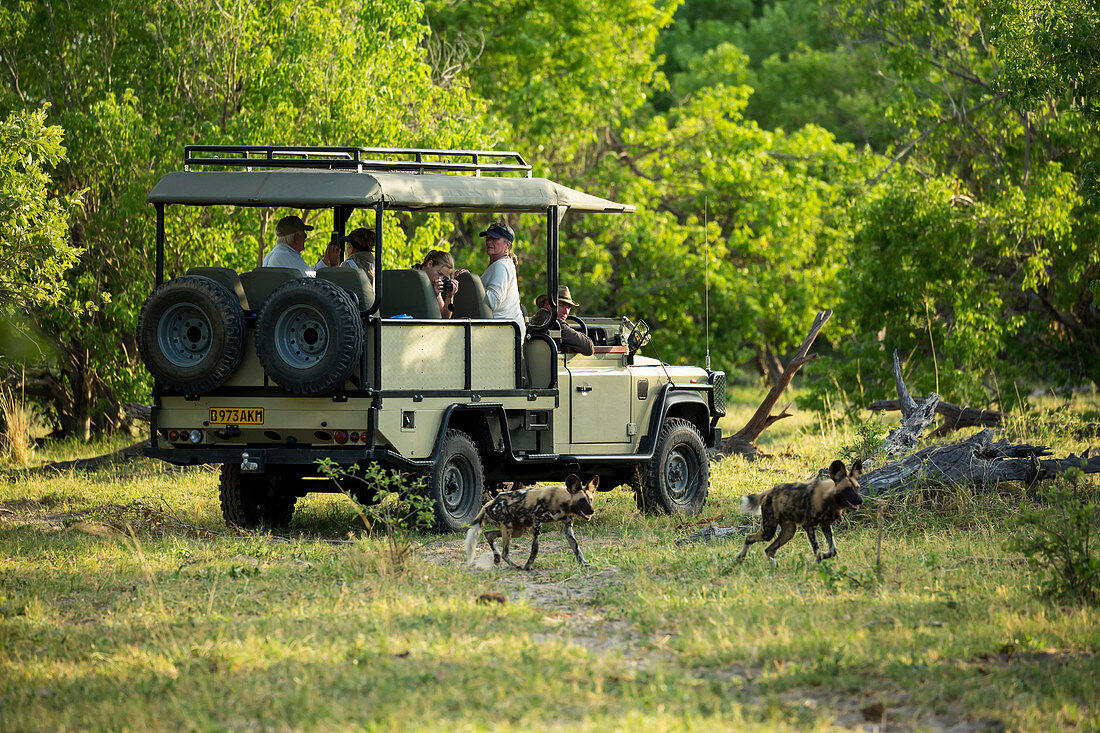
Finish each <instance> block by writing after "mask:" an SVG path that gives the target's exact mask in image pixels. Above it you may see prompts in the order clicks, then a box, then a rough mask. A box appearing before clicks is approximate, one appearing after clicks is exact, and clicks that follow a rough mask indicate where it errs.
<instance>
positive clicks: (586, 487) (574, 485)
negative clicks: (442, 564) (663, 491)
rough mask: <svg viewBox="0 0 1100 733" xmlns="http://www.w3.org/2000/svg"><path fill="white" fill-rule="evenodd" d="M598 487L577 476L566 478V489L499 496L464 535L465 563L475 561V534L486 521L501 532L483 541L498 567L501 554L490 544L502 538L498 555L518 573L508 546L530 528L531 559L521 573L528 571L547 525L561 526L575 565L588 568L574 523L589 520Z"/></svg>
mask: <svg viewBox="0 0 1100 733" xmlns="http://www.w3.org/2000/svg"><path fill="white" fill-rule="evenodd" d="M599 484H600V477H599V476H593V477H592V480H591V481H589V482H588V484H584V483H583V482H582V481H581V480H580V478H579V477H578V476H577V475H576V474H569V477H568V478H567V479H566V480H565V486H561V485H560V484H559V485H557V486H541V487H537V488H531V489H521V490H519V491H506V492H504V493H502V494H498V495H497V496H496V498H494V499H492V500H490V501H489V502H488V503H487V504H486V505H485V506H483V507H481V511H480V512H478V515H477V518H476V519H474V521H473V522H472V523H471V524H470V529H468V530H467V531H466V562H467V563H472V562H473V559H474V546H475V545H476V544H477V534H478V532H479V531H480V530H481V524H482V522H483V521H485V520H486V519H488V520H491V521H492V522H494V523H495V524H497V525H499V526H500V529H494V530H489V531H487V532H486V533H485V539H487V540H488V541H489V547H490V548H492V550H493V562H494V563H495V564H497V565H499V564H500V558H501V556H502V555H501V554H499V553H497V548H496V545H494V544H493V540H495V539H496V538H497V537H503V538H504V539H503V542H502V545H503V546H502V548H501V551H502V553H503V557H504V561H505V562H507V563H508V564H509V565H511V566H512V567H514V568H516V569H517V570H519V569H520V566H519V565H516V564H515V563H514V562H512V559H511V558H510V557H509V556H508V546H509V544H510V543H511V541H512V538H513V537H519V536H520V535H522V534H523V532H524V531H525V530H526V529H527V528H528V527H530V528H531V556H530V557H529V558H527V563H526V564H525V565H524V566H523V568H522V569H523V570H530V569H531V565H532V564H533V563H534V562H535V555H537V554H538V552H539V532H540V531H542V525H543V524H545V523H547V522H561V523H562V527H561V531H562V534H564V535H565V539H567V540H568V541H569V545H570V547H572V548H573V554H574V555H576V556H577V562H579V563H580V564H581V565H583V566H585V567H588V563H586V562H585V561H584V555H583V554H581V548H580V545H578V544H577V538H576V537H575V536H574V535H573V519H574V518H576V517H581V518H583V519H591V518H592V512H593V509H592V500H593V492H595V491H596V487H598V486H599Z"/></svg>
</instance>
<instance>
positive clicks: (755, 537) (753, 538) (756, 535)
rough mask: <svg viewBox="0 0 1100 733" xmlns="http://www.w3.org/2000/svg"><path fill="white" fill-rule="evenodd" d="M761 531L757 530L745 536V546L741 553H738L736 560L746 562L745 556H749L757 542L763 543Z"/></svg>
mask: <svg viewBox="0 0 1100 733" xmlns="http://www.w3.org/2000/svg"><path fill="white" fill-rule="evenodd" d="M760 531H761V530H759V529H758V530H756V531H755V532H753V533H752V534H750V535H746V536H745V546H744V547H742V548H741V552H739V553H737V557H736V558H734V559H735V560H744V559H745V555H748V554H749V547H750V546H751V545H752V544H754V543H756V542H763V541H764V538H763V537H761V536H760Z"/></svg>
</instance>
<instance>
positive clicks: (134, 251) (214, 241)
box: [0, 0, 488, 435]
mask: <svg viewBox="0 0 1100 733" xmlns="http://www.w3.org/2000/svg"><path fill="white" fill-rule="evenodd" d="M5 13H6V19H7V20H9V21H11V23H10V24H7V25H5V28H4V31H3V32H0V61H2V63H0V69H4V71H5V73H6V76H5V77H4V81H5V83H4V85H3V86H2V87H0V111H2V110H7V109H19V108H22V107H25V106H26V105H28V104H29V103H30V101H31V100H37V99H46V100H48V101H50V102H51V103H52V108H51V115H52V116H53V119H54V120H55V121H57V122H60V123H61V124H62V125H63V126H64V127H65V129H66V130H68V131H69V134H70V156H69V160H68V164H67V165H66V166H65V167H64V168H63V169H61V170H60V172H59V176H58V182H59V184H60V186H61V187H63V188H64V189H66V190H75V189H80V188H85V187H86V188H87V189H88V194H87V196H86V206H85V208H84V210H83V213H82V215H81V216H79V217H78V218H77V219H76V221H75V226H74V239H75V242H76V245H77V246H78V247H80V248H84V249H86V250H87V251H86V253H85V254H84V256H83V257H82V258H81V260H80V263H79V264H78V265H77V267H75V268H74V269H73V270H72V271H71V274H70V276H69V278H68V280H69V289H68V295H67V297H66V299H64V300H63V302H61V303H60V304H59V305H58V306H57V307H54V308H40V309H37V310H36V311H35V312H34V317H35V320H36V321H37V322H38V324H39V325H40V326H41V330H42V331H43V332H44V333H48V334H52V335H53V336H54V337H55V338H56V339H57V342H58V345H59V346H60V348H61V350H62V354H63V356H62V358H61V359H60V361H59V362H58V363H56V364H46V365H41V366H42V368H43V372H44V373H43V375H42V377H41V379H39V380H37V381H36V383H35V385H33V386H34V388H35V389H36V390H37V394H38V395H39V396H40V397H41V398H42V399H44V400H46V401H47V403H48V404H49V405H50V406H51V408H52V410H53V412H54V415H55V417H56V418H57V421H58V423H59V424H60V426H61V428H62V429H63V431H64V432H68V433H76V434H84V435H86V434H88V433H89V432H91V431H94V430H106V429H110V428H113V427H117V426H118V425H120V424H122V422H123V415H122V412H121V407H120V406H121V404H122V403H123V402H125V401H126V400H128V399H143V398H144V395H145V394H146V393H147V389H148V377H147V375H146V374H145V370H144V368H143V367H142V366H141V365H140V362H139V360H138V355H137V350H136V348H135V340H134V330H135V327H136V320H137V317H138V313H139V311H140V306H141V303H142V301H143V300H144V298H145V297H146V296H147V295H148V293H149V291H150V289H151V286H152V277H153V264H152V253H153V247H152V242H153V239H154V232H153V225H154V220H153V214H152V209H151V207H150V206H148V204H146V203H145V199H146V196H147V195H148V192H149V190H150V189H151V188H152V186H153V184H154V183H155V181H156V180H157V179H158V178H159V176H160V175H162V174H163V173H164V172H166V171H169V170H175V169H179V168H180V167H181V165H182V158H181V153H182V147H183V145H184V144H187V143H236V144H242V143H267V144H303V145H304V144H308V145H321V144H328V145H340V144H352V145H383V146H395V147H404V146H416V145H420V146H423V147H456V148H469V147H481V145H482V143H483V142H484V141H485V140H486V137H487V135H488V133H487V131H486V128H484V127H483V126H482V125H481V123H480V121H481V120H482V119H484V118H485V115H484V114H483V111H484V106H483V105H482V104H481V102H480V101H479V100H477V99H476V98H473V97H471V96H470V95H469V94H468V93H467V92H466V91H465V89H464V88H463V87H462V86H461V85H460V84H451V85H450V86H448V87H446V88H443V87H441V86H439V85H438V84H437V82H436V80H435V79H434V78H433V73H432V67H431V65H430V64H429V63H428V60H427V50H426V47H425V44H424V43H423V41H424V38H425V33H426V32H427V29H426V27H425V26H424V24H423V23H422V9H421V7H420V6H419V5H418V4H417V3H408V2H404V1H403V0H372V1H371V2H366V3H362V4H355V5H348V4H346V3H340V2H336V1H335V0H306V1H305V2H299V1H297V0H295V1H294V2H290V1H285V0H278V1H276V2H265V3H259V2H248V1H244V0H241V1H239V2H231V3H223V2H217V1H216V0H195V1H193V2H178V1H177V0H155V1H154V2H152V3H149V2H137V0H123V1H122V2H120V3H110V4H104V3H97V2H91V1H90V0H73V2H70V3H64V4H58V3H23V4H20V5H18V6H16V7H15V9H14V10H5ZM336 30H339V32H334V31H336ZM285 213H288V212H277V211H260V210H255V209H247V210H240V209H238V210H232V209H231V208H229V207H227V208H225V209H220V210H218V209H205V210H199V209H180V210H179V211H176V210H173V212H172V215H171V216H170V217H168V222H167V223H168V226H169V231H168V247H167V252H166V271H167V274H168V275H169V276H174V275H178V274H182V273H183V271H184V270H185V269H186V268H187V267H188V266H190V265H194V264H224V265H228V266H232V267H236V268H239V269H245V268H248V267H251V266H254V263H255V262H256V256H257V251H258V250H259V249H260V248H261V247H262V246H263V245H265V244H269V243H270V242H269V240H270V239H271V237H272V236H273V234H272V232H271V223H272V222H273V221H274V220H275V218H276V217H278V216H281V215H282V214H285ZM325 218H326V215H324V214H318V215H317V216H315V217H314V223H316V224H319V225H321V226H322V227H323V225H324V224H325V223H326V222H325ZM353 223H354V222H353ZM322 230H323V229H322ZM438 231H442V229H441V228H440V227H437V228H436V232H437V233H438ZM432 234H433V230H432V228H431V227H421V228H420V229H419V230H417V231H416V232H414V236H416V237H419V238H420V239H421V240H422V241H423V242H425V243H427V242H428V241H429V240H430V238H431V236H432ZM101 292H106V293H109V294H110V296H111V297H110V301H109V302H105V303H103V304H102V307H101V308H100V309H99V310H98V311H96V312H95V313H93V314H91V315H90V316H84V317H76V316H75V315H74V313H73V305H74V303H77V302H83V301H85V300H88V299H92V298H93V297H95V295H96V294H98V293H101Z"/></svg>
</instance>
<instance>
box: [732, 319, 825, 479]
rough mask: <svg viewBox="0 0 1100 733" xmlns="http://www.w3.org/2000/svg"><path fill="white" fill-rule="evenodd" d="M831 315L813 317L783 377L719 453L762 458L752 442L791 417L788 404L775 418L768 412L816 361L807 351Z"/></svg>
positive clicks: (754, 442) (813, 355) (779, 378)
mask: <svg viewBox="0 0 1100 733" xmlns="http://www.w3.org/2000/svg"><path fill="white" fill-rule="evenodd" d="M832 315H833V312H832V311H831V310H824V311H821V312H820V313H818V314H817V317H816V318H814V322H813V325H812V326H811V327H810V332H809V334H807V335H806V338H805V340H803V342H802V345H801V346H799V347H798V351H796V352H795V355H794V357H792V358H791V360H790V361H789V362H787V366H786V368H784V369H783V373H782V374H780V375H779V377H778V379H777V380H776V383H775V384H774V385H773V386H772V388H771V390H770V391H769V392H768V395H767V397H765V398H764V401H763V402H761V403H760V407H758V408H756V412H755V413H753V416H752V417H751V418H749V421H748V422H747V423H745V427H743V428H741V429H740V430H738V431H737V432H736V433H734V434H733V435H731V436H729V437H728V438H723V439H722V442H721V443H720V444H719V446H718V452H719V453H721V454H722V455H726V456H731V455H739V456H744V457H746V458H749V459H755V458H761V457H763V456H764V454H763V453H761V452H760V449H759V448H757V447H756V440H757V438H759V437H760V436H761V434H763V432H764V431H765V430H767V429H768V428H769V427H771V426H772V425H773V424H774V423H776V422H778V421H779V420H782V419H783V418H785V417H790V416H791V413H789V412H788V411H787V410H789V409H790V407H791V406H790V404H788V405H787V406H786V407H784V408H783V410H782V411H781V412H780V413H779V414H778V415H772V414H771V411H772V408H773V407H775V403H776V402H778V401H779V397H780V396H781V395H782V394H783V391H784V390H786V389H787V385H789V384H790V383H791V380H792V379H794V375H795V374H796V373H797V372H798V370H799V369H801V368H802V365H803V364H808V363H809V362H811V361H814V360H815V359H817V354H811V353H809V352H810V347H811V346H813V343H814V339H816V338H817V334H818V333H819V332H820V331H821V329H822V328H823V327H824V326H825V324H826V323H827V322H828V320H829V318H831V317H832Z"/></svg>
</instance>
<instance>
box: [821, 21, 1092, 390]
mask: <svg viewBox="0 0 1100 733" xmlns="http://www.w3.org/2000/svg"><path fill="white" fill-rule="evenodd" d="M1073 7H1075V8H1076V9H1077V11H1079V12H1083V11H1082V9H1081V8H1080V6H1073ZM841 11H842V17H843V18H844V19H845V23H846V25H845V28H846V32H847V33H849V34H851V35H852V36H853V37H854V38H858V39H860V40H861V41H863V42H864V43H865V44H867V46H868V47H869V48H873V49H874V50H875V58H876V63H877V64H879V66H880V68H882V69H883V70H884V73H885V74H886V75H887V76H888V77H889V78H890V79H891V80H892V83H893V85H894V88H893V91H892V96H891V98H890V102H889V114H890V117H891V119H892V120H893V122H894V123H895V124H896V125H897V127H898V129H900V130H902V131H903V133H904V134H903V136H902V137H900V138H899V139H898V140H897V142H896V144H895V145H893V146H891V148H890V149H887V150H886V151H884V152H885V154H886V156H887V158H888V159H887V160H885V161H883V163H882V164H881V166H880V170H879V172H878V173H877V174H876V175H875V176H874V177H873V178H871V179H870V183H871V184H872V188H871V189H870V191H869V195H868V196H867V197H866V203H865V205H864V206H862V207H861V209H860V211H859V212H858V214H857V216H856V217H855V218H856V219H857V220H858V221H860V224H859V225H858V226H857V227H855V228H854V231H853V236H852V240H851V242H852V254H851V258H852V259H853V261H856V262H859V261H860V260H862V262H859V264H861V265H863V266H864V267H865V268H866V269H865V271H866V272H869V273H870V272H873V273H876V275H879V274H880V273H881V275H882V277H874V278H871V277H868V278H865V282H861V284H860V287H859V291H860V293H859V299H858V300H857V298H855V297H853V295H852V294H848V295H846V296H845V298H844V300H845V306H846V309H847V312H848V313H849V314H852V315H853V317H854V318H853V321H854V322H853V323H852V324H851V327H852V330H853V337H854V342H853V343H851V344H849V345H848V346H847V347H846V348H845V349H844V350H843V351H842V353H843V355H844V356H845V357H847V359H848V363H847V364H845V365H844V367H843V368H842V369H838V370H837V373H836V374H834V375H833V377H834V378H836V379H837V380H838V382H839V383H841V384H842V385H844V386H845V387H846V388H848V389H851V388H852V387H854V386H855V385H856V384H862V383H860V382H858V375H859V371H858V370H859V368H860V367H859V366H855V365H853V364H852V357H853V356H856V355H858V356H860V357H867V358H870V357H872V356H873V354H874V353H875V352H876V351H877V348H878V347H879V345H880V344H878V343H876V342H877V340H878V338H879V336H880V334H881V333H882V329H883V327H885V340H886V343H885V344H884V345H885V348H886V350H887V351H886V353H889V349H890V348H893V347H895V346H898V347H900V348H901V350H902V351H903V352H907V351H910V350H913V349H920V351H921V358H919V359H917V360H916V362H915V363H914V369H915V370H916V371H917V372H918V373H919V377H918V379H917V381H919V382H923V383H924V384H926V385H927V384H930V383H931V382H932V381H933V379H938V380H940V381H941V382H944V381H945V380H947V381H948V382H949V383H948V384H946V385H944V386H943V387H942V392H943V393H944V394H947V395H952V396H954V397H955V398H956V399H971V400H974V401H978V402H981V401H984V398H988V396H989V392H992V391H994V390H993V389H991V385H990V384H989V381H990V380H989V378H988V375H989V370H990V367H991V366H993V365H994V364H997V365H998V366H999V367H1001V368H1002V369H1004V371H1006V372H1009V374H1007V376H1010V377H1011V376H1026V377H1032V378H1035V377H1040V378H1042V379H1046V380H1074V379H1080V378H1081V376H1082V375H1085V374H1095V373H1097V370H1098V368H1100V338H1098V337H1097V333H1098V332H1097V328H1096V327H1097V325H1100V316H1098V311H1097V309H1096V306H1095V300H1094V295H1093V294H1092V292H1091V291H1090V287H1089V284H1090V283H1091V282H1092V281H1094V280H1095V279H1096V277H1097V275H1098V274H1100V249H1098V248H1097V247H1096V246H1095V240H1096V219H1097V214H1098V209H1097V203H1098V202H1096V201H1093V200H1092V199H1091V198H1090V196H1089V193H1088V191H1089V188H1090V185H1091V184H1090V183H1089V180H1090V177H1091V176H1093V174H1092V173H1090V169H1089V166H1088V164H1084V163H1085V161H1087V160H1088V159H1089V157H1091V156H1092V155H1093V154H1094V151H1095V146H1096V140H1095V136H1094V135H1092V134H1091V133H1089V132H1088V131H1087V130H1088V125H1086V124H1083V118H1082V109H1083V108H1082V107H1081V106H1080V105H1079V104H1077V103H1075V102H1074V101H1073V100H1072V99H1067V98H1066V96H1065V95H1062V96H1055V95H1048V94H1047V93H1046V92H1047V91H1050V89H1052V87H1049V86H1048V87H1045V88H1044V89H1043V90H1042V91H1041V90H1039V89H1038V88H1035V89H1032V90H1031V91H1028V88H1027V87H1026V85H1024V86H1017V85H1016V83H1017V82H1018V81H1019V78H1020V77H1019V73H1016V74H1015V76H1014V75H1013V73H1007V74H1004V73H1002V71H1003V68H1004V64H1005V59H1006V58H1008V59H1016V61H1013V62H1012V63H1015V64H1016V67H1014V68H1019V67H1020V63H1022V62H1020V61H1019V59H1020V58H1033V54H1039V55H1040V56H1042V55H1043V54H1047V55H1049V53H1048V51H1044V50H1043V49H1042V48H1040V46H1039V45H1036V44H1039V41H1040V40H1041V39H1039V36H1038V35H1036V34H1035V33H1033V32H1031V31H1029V30H1028V29H1027V27H1026V24H1025V21H1027V20H1029V19H1031V20H1035V19H1037V18H1041V17H1047V16H1046V15H1044V12H1045V11H1038V10H1036V11H1035V12H1034V13H1033V12H1032V11H1030V10H1027V9H1026V8H1025V6H1024V5H1023V4H1017V3H1014V2H1012V1H1011V0H999V1H998V2H992V3H977V2H958V3H949V4H946V5H943V6H938V7H937V8H936V9H935V10H934V11H933V12H928V9H927V7H926V5H925V4H924V3H919V2H900V3H878V2H863V1H862V0H849V2H846V3H844V4H842V8H841ZM1056 15H1057V14H1056ZM1052 17H1053V16H1052ZM1085 25H1087V24H1085ZM1075 27H1076V26H1075ZM1081 27H1082V28H1083V27H1084V26H1081ZM1040 35H1041V34H1040ZM1073 68H1075V67H1073V66H1072V65H1071V66H1069V67H1067V72H1066V73H1067V76H1066V77H1065V78H1064V79H1063V81H1064V82H1065V87H1064V89H1065V88H1068V87H1070V86H1073V85H1074V84H1076V83H1077V82H1078V81H1081V80H1080V79H1079V78H1078V76H1075V72H1074V71H1073ZM1059 73H1060V72H1059ZM895 166H903V167H904V169H905V170H904V171H903V172H902V173H901V174H900V175H894V173H895V172H896V168H895ZM865 286H867V287H865ZM887 290H889V291H892V292H886V291H887ZM860 300H862V301H863V302H859V301H860ZM843 310H844V309H842V311H843ZM922 325H923V328H921V326H922ZM921 331H923V332H924V333H923V336H924V338H923V339H922V338H921V334H920V332H921ZM933 348H934V349H935V356H933ZM1010 348H1011V349H1012V350H1013V351H1014V352H1015V354H1014V358H1013V359H1011V360H1010V361H1008V362H1005V361H1002V359H1003V357H1004V356H1005V355H1006V354H1007V352H1008V351H1009V349H1010ZM937 360H938V363H937ZM1006 366H1007V368H1005V367H1006ZM862 368H863V372H862V373H863V375H866V374H867V364H866V363H864V364H863V365H862ZM876 368H878V369H879V370H880V371H881V372H886V371H887V370H886V369H884V368H882V367H881V365H877V367H876ZM956 377H957V379H955V378H956ZM951 381H954V383H950V382H951ZM983 383H985V387H984V389H983ZM876 396H879V395H877V394H876ZM994 397H996V396H995V395H994Z"/></svg>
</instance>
